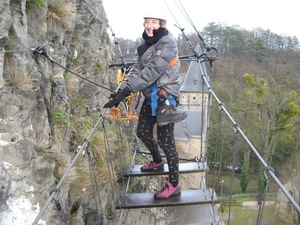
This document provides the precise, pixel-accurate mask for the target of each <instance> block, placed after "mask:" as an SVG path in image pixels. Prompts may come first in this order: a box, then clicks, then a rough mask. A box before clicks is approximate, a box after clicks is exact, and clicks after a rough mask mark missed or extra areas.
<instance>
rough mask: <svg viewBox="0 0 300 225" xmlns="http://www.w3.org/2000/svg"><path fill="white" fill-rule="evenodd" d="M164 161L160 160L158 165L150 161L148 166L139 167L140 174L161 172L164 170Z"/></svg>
mask: <svg viewBox="0 0 300 225" xmlns="http://www.w3.org/2000/svg"><path fill="white" fill-rule="evenodd" d="M164 164H165V160H164V159H162V161H161V162H160V163H155V162H153V161H151V162H150V163H149V164H146V165H144V166H142V167H141V171H142V172H149V171H155V170H163V169H164Z"/></svg>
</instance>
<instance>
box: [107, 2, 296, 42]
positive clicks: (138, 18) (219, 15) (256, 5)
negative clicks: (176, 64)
mask: <svg viewBox="0 0 300 225" xmlns="http://www.w3.org/2000/svg"><path fill="white" fill-rule="evenodd" d="M102 2H103V5H104V9H105V11H106V14H107V18H108V20H109V24H110V27H111V29H112V31H113V32H114V34H115V35H116V38H131V39H134V40H135V39H136V38H138V37H141V34H142V32H143V25H142V23H143V15H144V14H145V12H147V11H149V9H150V8H151V7H152V6H157V7H158V10H160V9H162V10H164V11H165V12H166V13H167V18H168V22H167V28H168V30H170V31H171V32H172V33H173V34H174V35H175V36H177V34H180V33H181V31H180V30H179V29H178V28H177V27H175V26H174V24H176V25H179V27H181V28H184V29H185V30H184V31H185V33H189V32H193V31H194V30H193V27H192V26H191V25H190V23H189V22H188V20H187V19H186V17H185V16H184V15H183V13H182V12H181V11H180V10H179V9H178V7H177V6H179V7H181V5H182V6H183V10H185V11H186V12H187V13H188V16H189V17H190V20H191V21H192V22H193V24H194V26H195V27H196V28H197V30H200V31H201V30H202V29H203V28H204V27H205V26H207V24H208V23H210V22H215V23H221V24H225V25H227V26H233V25H238V26H240V27H241V28H244V29H246V30H249V31H251V30H253V29H255V28H259V27H260V28H262V29H264V30H266V29H269V30H270V31H271V32H273V33H276V34H278V35H286V36H297V38H298V40H300V24H299V22H300V16H299V5H300V0H285V1H271V0H248V1H242V0H214V1H202V0H102ZM166 3H167V4H166ZM169 8H170V9H171V11H172V13H171V12H170V10H169ZM181 9H182V8H181ZM174 16H175V18H174ZM109 31H110V29H109Z"/></svg>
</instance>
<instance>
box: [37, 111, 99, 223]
mask: <svg viewBox="0 0 300 225" xmlns="http://www.w3.org/2000/svg"><path fill="white" fill-rule="evenodd" d="M102 120H103V116H102V114H101V115H100V117H99V119H98V120H97V122H96V123H95V125H94V127H93V128H92V130H91V132H90V133H89V135H88V136H87V138H86V139H85V141H84V143H83V144H82V146H81V147H80V149H79V150H78V152H77V154H76V155H75V157H74V159H73V160H72V162H71V163H70V165H69V166H68V168H67V169H66V172H65V173H64V174H63V176H62V178H61V179H60V181H59V182H58V184H57V185H56V187H55V188H54V189H53V190H51V191H50V196H49V197H48V199H47V201H46V203H45V205H44V206H43V208H42V209H41V211H40V213H39V214H38V215H37V217H36V218H35V220H34V221H33V223H32V225H35V224H37V223H38V221H39V220H40V219H41V217H42V216H43V214H44V213H45V212H46V210H47V208H48V206H49V204H50V203H51V201H52V200H53V199H54V195H55V194H56V192H57V191H59V189H60V188H61V186H62V184H63V183H64V181H65V179H66V177H67V175H68V174H69V172H70V170H71V169H72V168H73V166H74V165H75V163H76V161H77V159H78V158H79V156H80V155H81V154H82V152H83V149H85V148H86V147H87V145H88V143H89V139H90V138H91V136H92V135H93V133H94V132H95V130H96V129H97V127H98V125H99V123H100V122H101V121H102Z"/></svg>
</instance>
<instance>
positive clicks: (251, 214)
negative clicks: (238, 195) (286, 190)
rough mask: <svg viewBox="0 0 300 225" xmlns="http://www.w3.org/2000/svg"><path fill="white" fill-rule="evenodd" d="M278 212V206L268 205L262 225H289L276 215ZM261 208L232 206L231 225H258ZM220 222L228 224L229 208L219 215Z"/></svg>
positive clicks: (263, 215)
mask: <svg viewBox="0 0 300 225" xmlns="http://www.w3.org/2000/svg"><path fill="white" fill-rule="evenodd" d="M275 211H276V206H275V204H274V205H268V206H265V207H264V209H263V211H262V214H261V219H260V223H258V224H260V225H270V224H281V225H287V224H289V223H287V222H284V221H281V220H279V218H278V217H277V216H276V214H274V212H275ZM258 213H259V206H253V207H252V206H251V207H249V206H247V207H245V206H232V207H231V212H230V225H241V224H243V225H256V224H257V220H258V215H259V214H258ZM219 216H220V221H223V222H224V223H225V224H228V216H229V207H225V209H224V212H223V213H219Z"/></svg>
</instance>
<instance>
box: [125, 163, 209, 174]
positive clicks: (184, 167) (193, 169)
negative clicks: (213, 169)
mask: <svg viewBox="0 0 300 225" xmlns="http://www.w3.org/2000/svg"><path fill="white" fill-rule="evenodd" d="M142 166H143V165H134V166H132V167H129V168H127V169H125V171H123V174H122V175H123V176H124V177H134V176H153V175H167V174H168V173H169V168H168V164H164V169H163V170H155V171H151V172H142V171H141V167H142ZM208 170H209V169H208V166H207V163H206V162H187V163H180V164H179V173H197V172H207V171H208Z"/></svg>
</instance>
